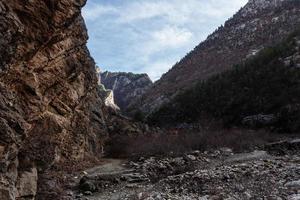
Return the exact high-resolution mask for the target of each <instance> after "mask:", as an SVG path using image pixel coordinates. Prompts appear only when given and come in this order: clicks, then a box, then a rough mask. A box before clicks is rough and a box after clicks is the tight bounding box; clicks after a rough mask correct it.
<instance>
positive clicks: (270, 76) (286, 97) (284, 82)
mask: <svg viewBox="0 0 300 200" xmlns="http://www.w3.org/2000/svg"><path fill="white" fill-rule="evenodd" d="M299 36H300V31H297V32H295V33H293V34H292V35H290V36H289V37H288V38H287V40H285V41H284V42H282V43H281V44H279V45H277V46H275V47H273V48H266V49H264V50H262V51H261V52H260V53H259V54H258V55H257V56H255V57H253V58H251V59H248V60H246V61H245V62H243V63H242V64H239V65H237V66H235V67H234V68H233V69H232V70H230V71H227V72H224V73H221V74H219V75H215V76H213V77H211V78H209V79H208V80H207V81H201V82H199V83H198V84H196V86H195V87H193V88H191V89H189V90H187V91H185V92H184V93H182V94H179V95H178V96H177V97H176V98H175V99H174V100H173V101H172V102H170V103H168V104H166V105H164V106H162V107H161V108H160V109H159V110H158V111H156V112H154V113H152V114H151V115H150V116H149V118H148V121H149V122H150V123H152V124H159V125H166V124H174V123H183V122H188V123H191V122H199V121H200V122H201V119H204V118H207V117H212V118H214V119H217V120H221V121H222V122H223V124H224V125H225V126H228V127H229V126H235V125H241V124H242V123H241V122H242V120H243V118H245V117H246V116H251V115H257V114H274V116H276V119H277V120H276V123H275V124H274V127H277V128H278V129H280V130H281V131H290V132H294V131H298V130H300V112H299V111H300V106H299V105H300V104H299V103H300V69H299V68H297V67H296V63H293V62H291V63H290V65H289V66H286V64H284V58H287V57H289V56H291V55H294V54H296V53H297V51H298V52H299V47H298V49H297V48H296V46H297V40H296V39H295V38H296V37H299Z"/></svg>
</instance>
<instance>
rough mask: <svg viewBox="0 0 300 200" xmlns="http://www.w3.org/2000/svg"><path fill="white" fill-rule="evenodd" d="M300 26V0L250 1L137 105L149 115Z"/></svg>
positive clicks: (167, 74)
mask: <svg viewBox="0 0 300 200" xmlns="http://www.w3.org/2000/svg"><path fill="white" fill-rule="evenodd" d="M299 26H300V1H298V0H250V1H249V2H248V3H247V4H246V5H245V7H243V8H242V9H240V10H239V11H238V12H237V13H236V14H235V15H234V16H233V17H232V18H231V19H229V20H228V21H226V23H225V25H224V26H221V27H219V28H218V29H217V30H216V31H215V32H214V33H213V34H211V35H210V36H208V38H207V39H206V40H205V41H204V42H202V43H200V44H199V45H198V46H197V47H195V49H194V50H193V51H191V52H190V53H188V54H187V56H185V57H184V58H183V59H182V60H181V61H180V62H178V63H177V64H176V65H175V66H174V67H173V68H172V69H171V70H170V71H169V72H167V73H166V74H164V75H163V76H162V78H161V79H160V80H158V81H157V82H156V83H155V84H154V85H153V87H151V88H150V89H149V90H148V91H147V92H146V93H145V94H144V95H143V98H142V99H141V103H140V104H138V105H136V107H139V108H140V110H142V111H143V112H146V113H149V112H151V111H153V110H156V109H157V108H159V107H160V106H161V105H162V104H163V103H165V102H168V101H169V100H170V99H172V98H174V97H175V96H176V95H177V94H179V93H180V92H182V91H184V90H186V89H188V88H191V87H192V86H193V85H194V84H196V83H197V82H198V81H199V80H207V79H208V78H209V77H211V76H212V75H215V74H218V73H221V72H223V71H226V70H229V69H232V67H233V66H234V65H235V64H238V63H240V62H241V61H243V60H245V59H247V58H249V57H251V56H253V55H256V54H257V53H258V52H259V51H260V50H262V49H263V48H266V47H269V46H272V45H274V44H277V43H279V42H280V41H281V40H282V39H283V38H285V37H287V35H288V34H289V33H291V32H292V31H293V30H295V29H296V28H297V27H299Z"/></svg>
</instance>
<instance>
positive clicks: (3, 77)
mask: <svg viewBox="0 0 300 200" xmlns="http://www.w3.org/2000/svg"><path fill="white" fill-rule="evenodd" d="M84 4H85V0H42V1H37V0H31V1H19V0H9V1H6V0H0V30H1V31H0V71H1V72H0V90H1V92H0V107H1V109H0V132H1V133H0V157H1V162H0V180H1V181H0V199H3V200H10V199H16V198H18V199H34V198H35V197H36V195H37V198H38V199H62V198H58V196H59V194H58V193H57V190H59V189H60V190H63V189H62V188H60V185H61V183H62V179H63V177H64V176H60V175H57V176H60V177H59V178H53V174H52V173H51V172H52V170H55V171H56V174H59V171H60V170H67V169H68V167H69V166H72V167H71V169H75V168H76V167H78V165H77V164H76V163H77V162H78V161H82V160H84V159H85V158H88V157H95V155H97V156H100V155H101V152H102V144H103V141H104V138H105V136H106V134H107V131H106V126H105V116H106V115H105V108H104V104H103V102H102V100H101V98H99V91H98V90H99V88H98V84H97V77H96V73H95V67H94V66H95V65H94V61H93V60H92V58H91V57H90V55H89V52H88V49H87V47H86V42H87V38H88V36H87V32H86V28H85V25H84V21H83V19H82V17H81V12H80V10H81V7H82V6H83V5H84ZM103 112H104V113H103ZM69 168H70V167H69ZM37 185H38V186H39V187H37Z"/></svg>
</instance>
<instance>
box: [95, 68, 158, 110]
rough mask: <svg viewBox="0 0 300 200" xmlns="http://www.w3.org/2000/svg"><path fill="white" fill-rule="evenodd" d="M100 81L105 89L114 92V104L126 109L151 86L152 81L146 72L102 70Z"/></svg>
mask: <svg viewBox="0 0 300 200" xmlns="http://www.w3.org/2000/svg"><path fill="white" fill-rule="evenodd" d="M100 80H101V83H102V84H103V85H104V86H105V88H106V89H110V90H112V91H113V93H114V99H115V102H116V104H117V105H118V106H119V107H120V108H121V110H126V109H127V108H129V107H130V105H131V104H132V103H133V102H134V101H135V100H136V99H138V98H139V97H141V96H142V95H143V94H144V93H145V92H146V91H147V90H148V89H149V88H150V87H151V86H152V84H153V83H152V81H151V79H150V78H149V76H148V75H147V74H133V73H124V72H108V71H106V72H103V73H101V79H100Z"/></svg>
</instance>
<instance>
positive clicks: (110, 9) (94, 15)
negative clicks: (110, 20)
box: [82, 4, 119, 20]
mask: <svg viewBox="0 0 300 200" xmlns="http://www.w3.org/2000/svg"><path fill="white" fill-rule="evenodd" d="M118 12H119V11H118V9H117V8H116V7H114V6H104V5H101V4H94V5H91V6H89V7H87V8H85V9H83V13H82V14H83V17H84V19H85V20H97V19H98V18H99V17H101V16H102V15H107V14H112V13H118Z"/></svg>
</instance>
